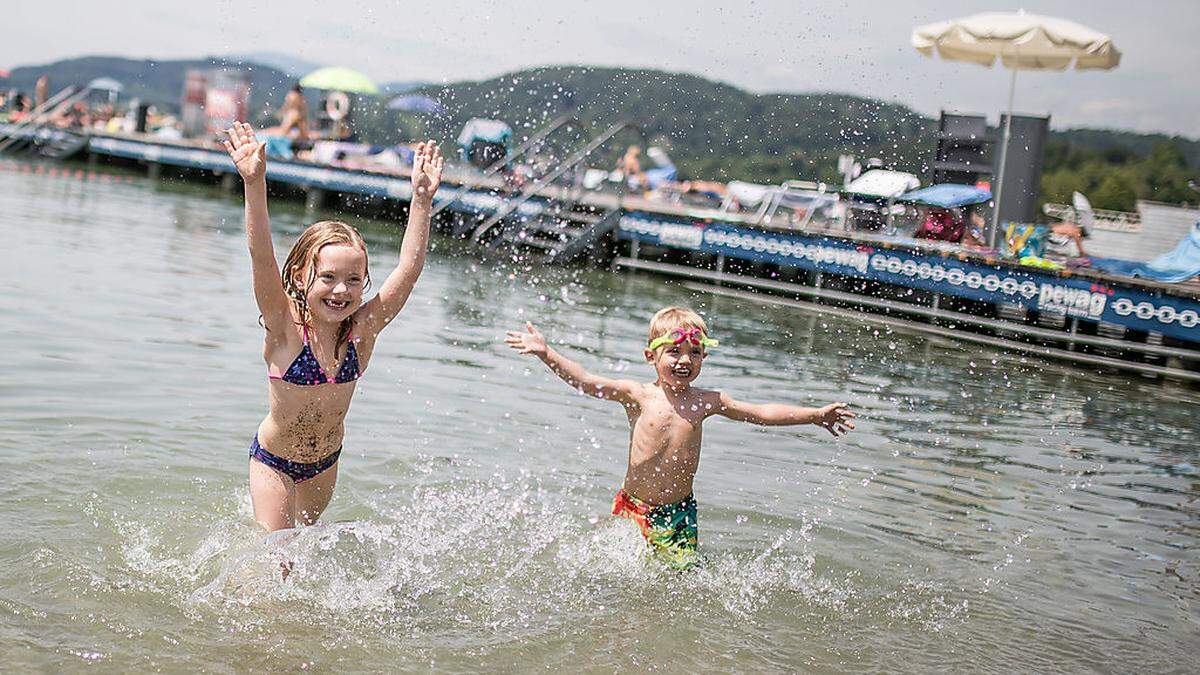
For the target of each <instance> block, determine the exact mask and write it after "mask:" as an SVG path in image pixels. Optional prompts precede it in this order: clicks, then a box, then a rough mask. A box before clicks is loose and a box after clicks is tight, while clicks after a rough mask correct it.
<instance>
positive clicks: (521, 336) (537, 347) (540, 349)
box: [504, 321, 546, 356]
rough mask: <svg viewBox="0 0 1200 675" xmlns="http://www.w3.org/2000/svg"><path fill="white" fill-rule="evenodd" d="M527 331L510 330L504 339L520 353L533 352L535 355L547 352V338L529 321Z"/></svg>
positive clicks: (526, 325)
mask: <svg viewBox="0 0 1200 675" xmlns="http://www.w3.org/2000/svg"><path fill="white" fill-rule="evenodd" d="M525 331H526V332H524V333H522V332H520V331H515V330H510V331H508V333H507V337H505V338H504V341H505V342H507V343H508V346H509V347H512V348H513V349H515V350H517V353H518V354H533V355H534V356H541V355H543V354H545V353H546V338H544V337H542V334H541V332H540V331H538V329H536V328H534V327H533V324H532V323H530V322H528V321H526V322H525Z"/></svg>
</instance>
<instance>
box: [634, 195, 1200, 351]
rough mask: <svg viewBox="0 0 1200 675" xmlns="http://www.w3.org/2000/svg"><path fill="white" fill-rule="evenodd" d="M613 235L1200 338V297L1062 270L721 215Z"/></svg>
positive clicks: (640, 221)
mask: <svg viewBox="0 0 1200 675" xmlns="http://www.w3.org/2000/svg"><path fill="white" fill-rule="evenodd" d="M617 233H618V236H619V237H621V238H623V239H630V240H636V241H642V242H646V243H649V244H655V245H658V246H664V247H668V248H676V249H684V250H691V251H697V252H700V253H706V254H712V255H717V254H720V255H724V256H726V257H727V258H738V259H742V260H753V261H759V262H769V263H774V264H777V265H782V266H788V267H796V268H800V269H807V270H815V271H820V272H828V273H832V274H840V275H845V276H849V277H857V278H862V279H871V280H874V281H882V282H886V283H890V284H896V285H899V286H907V287H911V288H920V289H923V290H927V291H933V292H936V293H943V294H945V295H953V296H957V297H961V298H967V299H970V300H981V301H984V302H990V303H1013V304H1019V305H1023V306H1025V307H1027V308H1029V309H1034V310H1039V311H1044V312H1054V313H1060V314H1065V315H1067V316H1069V317H1074V318H1078V319H1085V320H1088V321H1105V322H1108V323H1112V324H1116V325H1120V326H1125V327H1127V328H1132V329H1135V330H1142V331H1152V332H1158V333H1162V334H1163V335H1169V336H1171V337H1176V338H1179V339H1182V340H1189V341H1192V342H1200V330H1197V325H1200V303H1198V302H1196V301H1195V300H1191V299H1189V298H1183V297H1171V296H1164V295H1154V294H1151V293H1147V292H1145V291H1141V290H1137V289H1133V288H1125V287H1122V286H1118V285H1113V284H1104V283H1099V282H1096V281H1092V280H1088V279H1078V278H1067V277H1060V276H1057V275H1052V274H1046V273H1043V272H1039V271H1036V270H1032V269H1031V270H1028V271H1026V270H1024V269H1013V268H1011V267H1008V266H1002V265H988V264H985V263H979V262H971V261H966V260H956V259H954V258H950V257H946V256H942V255H938V254H936V253H930V254H923V253H918V252H915V251H909V250H903V249H885V248H880V247H877V246H870V245H864V244H861V243H859V242H853V241H849V240H842V239H836V238H832V237H819V236H810V235H803V234H783V233H777V232H763V231H759V230H751V229H748V228H743V227H737V226H733V225H728V224H724V223H717V222H710V223H699V222H694V221H680V220H672V219H664V218H662V217H660V216H655V215H651V214H648V213H629V214H626V215H624V216H622V217H621V222H620V226H619V228H618V231H617Z"/></svg>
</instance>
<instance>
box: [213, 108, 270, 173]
mask: <svg viewBox="0 0 1200 675" xmlns="http://www.w3.org/2000/svg"><path fill="white" fill-rule="evenodd" d="M225 133H227V134H229V140H227V141H223V143H224V144H225V150H226V151H227V152H228V153H229V156H230V157H232V158H233V164H234V166H236V167H237V170H238V173H239V174H241V175H242V180H244V181H246V182H247V183H251V182H254V181H259V180H262V179H263V177H264V176H266V173H267V149H266V148H267V146H266V144H265V143H263V142H261V141H259V140H258V139H257V138H255V137H254V128H253V127H251V126H250V125H249V124H246V123H245V122H234V123H233V126H232V127H229V129H227V130H226V131H225Z"/></svg>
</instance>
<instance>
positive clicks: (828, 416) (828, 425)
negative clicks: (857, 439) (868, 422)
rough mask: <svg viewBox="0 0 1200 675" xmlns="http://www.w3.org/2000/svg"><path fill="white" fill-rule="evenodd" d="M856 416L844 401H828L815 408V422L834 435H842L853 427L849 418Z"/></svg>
mask: <svg viewBox="0 0 1200 675" xmlns="http://www.w3.org/2000/svg"><path fill="white" fill-rule="evenodd" d="M854 417H858V415H855V414H854V413H853V412H852V411H851V410H850V406H849V405H847V404H845V403H830V404H829V405H827V406H825V407H823V408H819V409H818V410H817V424H818V425H819V426H822V427H825V430H826V431H828V432H829V433H831V434H833V435H834V436H842V435H844V434H846V433H847V432H849V431H850V430H851V429H853V428H854V423H853V422H851V421H850V420H851V418H854Z"/></svg>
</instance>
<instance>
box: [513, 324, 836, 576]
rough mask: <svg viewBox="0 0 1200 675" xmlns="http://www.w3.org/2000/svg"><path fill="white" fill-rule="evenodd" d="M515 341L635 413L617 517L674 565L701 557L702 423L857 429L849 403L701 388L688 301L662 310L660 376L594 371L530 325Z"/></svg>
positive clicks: (698, 327)
mask: <svg viewBox="0 0 1200 675" xmlns="http://www.w3.org/2000/svg"><path fill="white" fill-rule="evenodd" d="M506 342H508V345H509V346H510V347H512V348H513V349H515V350H517V351H518V352H519V353H521V354H533V355H534V356H536V357H538V358H539V359H541V360H542V362H543V363H545V364H546V365H547V366H549V368H550V370H552V371H554V374H555V375H558V376H559V377H560V378H562V380H563V381H564V382H566V383H567V384H569V385H571V386H572V387H574V388H575V389H577V390H578V391H581V392H583V393H585V394H588V395H589V396H595V397H596V398H602V399H605V400H609V401H619V402H620V403H621V404H622V405H624V406H625V414H626V415H628V417H629V426H630V437H629V466H628V468H627V469H626V470H625V482H624V485H623V486H622V487H621V489H620V490H619V491H618V492H617V496H616V498H615V499H614V500H613V515H617V516H622V517H625V518H630V519H632V520H634V521H635V522H637V524H638V527H639V528H640V529H641V531H642V536H643V537H645V539H646V542H647V543H648V545H649V546H650V548H651V550H653V551H654V553H655V554H657V555H659V556H661V557H663V558H664V559H665V560H666V561H667V562H668V563H669V564H670V565H671V566H673V567H678V568H681V569H682V568H686V567H690V566H691V565H692V564H694V563H695V561H696V499H695V497H693V495H692V480H693V479H694V478H695V477H696V468H697V467H698V466H699V463H700V440H701V433H702V429H701V425H702V424H703V423H704V420H706V419H708V418H709V417H710V416H712V415H721V416H723V417H728V418H729V419H733V420H738V421H740V422H751V423H753V424H763V425H784V424H816V425H819V426H822V427H824V428H825V429H826V430H828V431H829V433H831V434H833V435H834V436H840V435H842V434H844V433H846V432H847V431H849V430H850V429H853V428H854V424H853V422H851V421H850V419H851V418H853V417H854V416H855V415H854V413H853V412H851V411H850V410H849V408H848V407H847V405H846V404H845V403H831V404H829V405H827V406H825V407H823V408H801V407H797V406H792V405H785V404H782V403H761V404H758V403H746V402H743V401H738V400H737V399H735V398H733V397H732V396H730V395H729V394H726V393H724V392H720V391H712V390H708V389H700V388H699V387H693V386H692V382H694V381H695V380H696V378H697V377H699V375H700V367H701V365H702V364H703V362H704V358H705V356H707V354H708V348H709V347H715V346H716V345H717V341H716V340H712V339H710V338H709V337H708V327H707V326H706V325H705V323H704V319H702V318H701V317H700V315H698V314H696V313H695V312H693V311H691V310H689V309H684V308H681V307H667V308H666V309H662V310H659V311H658V313H656V314H655V315H654V318H652V319H651V320H650V333H649V336H648V338H647V346H646V349H645V350H644V352H643V355H644V356H645V358H646V362H647V363H649V364H650V365H651V366H653V367H654V373H655V376H656V377H655V380H654V382H653V383H650V384H642V383H640V382H634V381H633V380H611V379H608V378H606V377H601V376H599V375H593V374H592V373H589V372H588V371H586V370H584V369H583V367H582V366H580V365H579V364H577V363H575V362H574V361H571V360H570V359H568V358H567V357H565V356H563V355H562V354H559V353H558V352H557V351H555V350H554V349H552V348H551V347H549V346H548V345H547V344H546V340H545V338H543V337H542V334H541V333H540V332H538V330H537V329H536V328H534V327H533V324H532V323H526V324H525V332H519V331H508V337H507V339H506Z"/></svg>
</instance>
